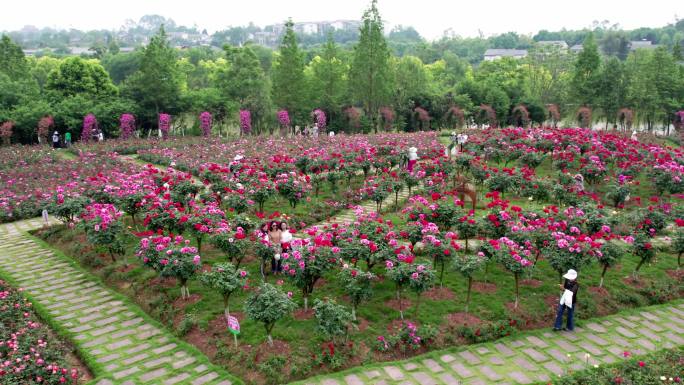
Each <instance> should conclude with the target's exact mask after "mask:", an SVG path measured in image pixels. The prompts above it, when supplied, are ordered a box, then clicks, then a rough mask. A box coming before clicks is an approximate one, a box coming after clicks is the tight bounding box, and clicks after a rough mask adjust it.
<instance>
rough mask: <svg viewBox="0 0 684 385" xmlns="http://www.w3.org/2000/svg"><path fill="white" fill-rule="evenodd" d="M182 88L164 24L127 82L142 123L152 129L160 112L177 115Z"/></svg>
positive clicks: (174, 55)
mask: <svg viewBox="0 0 684 385" xmlns="http://www.w3.org/2000/svg"><path fill="white" fill-rule="evenodd" d="M181 88H182V78H181V76H180V71H179V70H178V65H177V61H176V53H175V51H174V50H173V48H171V47H170V46H169V42H168V40H167V38H166V32H165V31H164V26H163V25H162V26H161V27H160V28H159V32H158V33H157V34H156V35H155V36H153V37H152V39H150V43H149V44H148V45H147V47H145V48H144V50H143V55H142V58H141V60H140V68H139V69H138V71H137V72H135V73H134V74H133V75H131V77H130V78H128V79H127V80H126V82H125V87H124V89H125V93H126V94H128V95H129V96H130V97H131V98H132V99H133V100H135V101H136V102H137V103H138V106H139V108H140V110H139V111H138V116H139V117H141V118H142V119H141V120H142V121H143V123H144V124H145V125H146V126H147V127H153V126H155V125H156V122H157V114H158V113H160V112H165V113H170V114H174V113H176V112H178V110H179V107H180V106H179V100H180V96H181Z"/></svg>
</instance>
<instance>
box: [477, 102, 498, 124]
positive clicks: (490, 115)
mask: <svg viewBox="0 0 684 385" xmlns="http://www.w3.org/2000/svg"><path fill="white" fill-rule="evenodd" d="M480 114H484V118H485V119H486V120H487V122H488V123H489V127H490V128H495V127H496V126H497V124H496V123H497V122H496V111H494V109H493V108H492V106H490V105H488V104H481V105H480Z"/></svg>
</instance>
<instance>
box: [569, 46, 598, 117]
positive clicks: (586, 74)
mask: <svg viewBox="0 0 684 385" xmlns="http://www.w3.org/2000/svg"><path fill="white" fill-rule="evenodd" d="M600 66H601V57H600V56H599V52H598V46H597V45H596V40H594V35H593V34H591V33H589V34H588V35H587V37H586V38H585V39H584V43H583V44H582V51H581V52H580V53H579V55H578V56H577V61H576V62H575V68H574V70H573V73H572V88H573V95H574V97H575V98H576V99H577V102H578V103H579V104H580V105H590V104H592V103H594V101H595V100H596V95H597V92H598V89H599V80H600Z"/></svg>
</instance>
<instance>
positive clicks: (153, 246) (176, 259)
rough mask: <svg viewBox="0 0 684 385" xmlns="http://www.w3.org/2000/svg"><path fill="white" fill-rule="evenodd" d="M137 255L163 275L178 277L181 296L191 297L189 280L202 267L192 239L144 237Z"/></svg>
mask: <svg viewBox="0 0 684 385" xmlns="http://www.w3.org/2000/svg"><path fill="white" fill-rule="evenodd" d="M136 255H137V256H138V257H139V258H140V259H142V261H143V264H144V265H145V266H149V267H151V268H153V269H154V270H156V271H158V272H159V274H160V275H161V276H162V277H173V278H176V279H177V280H178V282H179V283H180V286H181V297H182V298H183V299H185V298H190V290H189V289H188V287H187V283H188V280H189V279H190V278H191V277H192V276H193V275H195V273H197V272H198V271H199V270H200V268H201V265H200V264H201V258H200V256H199V255H198V254H197V248H195V247H192V246H190V240H188V239H184V238H183V237H182V236H180V235H178V236H176V237H174V238H171V237H163V236H158V237H154V238H143V239H141V240H140V246H139V247H138V251H137V253H136Z"/></svg>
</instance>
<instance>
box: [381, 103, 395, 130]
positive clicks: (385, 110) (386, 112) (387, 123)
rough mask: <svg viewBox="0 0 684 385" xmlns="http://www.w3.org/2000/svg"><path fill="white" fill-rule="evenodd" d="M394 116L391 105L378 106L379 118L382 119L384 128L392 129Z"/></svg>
mask: <svg viewBox="0 0 684 385" xmlns="http://www.w3.org/2000/svg"><path fill="white" fill-rule="evenodd" d="M394 118H395V117H394V110H393V109H392V107H387V106H385V107H380V119H381V121H382V127H383V128H384V129H385V130H387V131H389V130H391V129H392V124H393V123H394Z"/></svg>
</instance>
